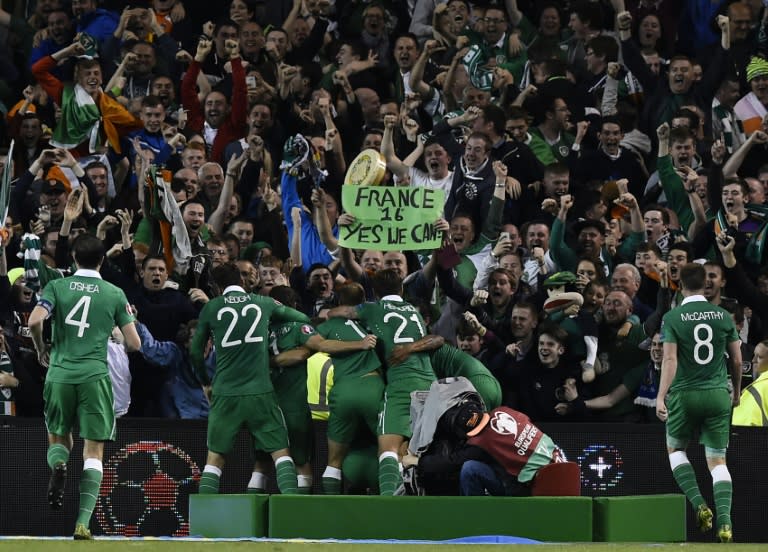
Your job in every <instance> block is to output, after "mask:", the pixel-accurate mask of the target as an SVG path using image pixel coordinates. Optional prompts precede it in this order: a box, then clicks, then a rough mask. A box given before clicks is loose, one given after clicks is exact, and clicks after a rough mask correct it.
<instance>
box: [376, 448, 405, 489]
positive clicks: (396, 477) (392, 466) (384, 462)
mask: <svg viewBox="0 0 768 552" xmlns="http://www.w3.org/2000/svg"><path fill="white" fill-rule="evenodd" d="M385 454H386V453H385ZM400 481H401V477H400V465H399V464H398V461H397V458H396V457H393V456H384V457H379V494H380V495H384V496H392V495H394V494H395V491H396V490H397V488H398V487H399V486H400Z"/></svg>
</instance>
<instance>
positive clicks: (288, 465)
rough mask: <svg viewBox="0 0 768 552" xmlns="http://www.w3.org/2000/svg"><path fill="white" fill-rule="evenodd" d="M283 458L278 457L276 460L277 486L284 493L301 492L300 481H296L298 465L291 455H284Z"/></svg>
mask: <svg viewBox="0 0 768 552" xmlns="http://www.w3.org/2000/svg"><path fill="white" fill-rule="evenodd" d="M283 458H286V460H283ZM283 458H278V459H277V461H276V462H275V473H276V474H277V488H278V489H280V492H281V493H282V494H299V491H298V483H297V482H296V466H295V464H294V463H293V460H291V459H290V457H287V456H284V457H283Z"/></svg>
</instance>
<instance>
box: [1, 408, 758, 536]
mask: <svg viewBox="0 0 768 552" xmlns="http://www.w3.org/2000/svg"><path fill="white" fill-rule="evenodd" d="M316 429H317V431H316V436H317V439H316V443H317V460H316V462H315V466H314V467H315V490H316V492H317V490H318V489H317V487H318V485H319V482H320V475H321V472H322V469H323V467H324V461H325V454H326V448H325V426H324V425H323V424H322V423H318V424H317V426H316ZM542 429H544V431H546V432H547V433H548V434H549V435H551V436H552V437H553V439H554V440H555V442H556V443H558V444H559V445H560V446H561V447H562V448H563V450H564V451H565V454H566V455H567V457H568V459H569V460H571V461H574V462H577V463H578V464H579V466H580V471H581V483H582V489H581V491H582V495H583V496H588V497H617V496H626V495H654V494H665V493H678V492H679V490H678V489H677V486H676V485H675V483H674V481H673V479H672V475H671V472H670V469H669V462H668V459H667V455H666V449H665V444H664V432H663V426H661V425H653V424H649V425H629V424H542ZM205 430H206V424H205V422H204V421H180V420H158V419H145V418H134V419H120V420H119V421H118V431H117V440H116V441H115V442H113V443H108V444H107V445H106V446H105V453H104V480H103V483H102V488H101V492H100V496H99V501H98V504H97V509H96V511H95V513H94V524H93V529H94V533H95V534H97V535H99V534H102V535H103V534H107V535H125V536H159V535H175V536H183V535H186V534H188V532H189V495H190V494H191V493H194V492H196V489H197V480H198V479H199V476H200V472H201V471H202V468H203V466H204V465H205V455H206V446H205V442H206V433H205ZM46 448H47V441H46V432H45V426H44V424H43V421H42V420H41V419H25V418H14V417H0V497H2V498H1V502H0V504H1V506H0V534H2V535H33V536H48V535H68V534H71V532H72V530H73V527H74V520H75V517H76V515H77V508H76V505H77V484H76V483H75V484H70V485H68V487H67V491H66V495H65V508H64V509H63V510H61V511H58V512H54V511H51V510H49V508H48V505H47V503H46V489H47V484H48V475H49V470H48V466H47V464H46V459H45V458H46V455H45V451H46ZM766 451H768V431H765V430H763V429H760V428H733V431H732V437H731V446H730V449H729V454H728V464H729V468H730V471H731V475H732V477H733V487H734V505H733V520H734V527H735V536H736V540H737V541H738V542H768V525H766V524H765V519H766V516H765V512H766V511H768V469H766V466H765V462H766ZM81 453H82V441H80V440H79V439H77V440H76V442H75V449H74V451H73V453H72V457H71V460H70V465H69V472H70V473H71V474H73V480H79V475H78V474H79V471H80V470H81V469H82V457H81ZM689 456H690V458H691V461H692V462H693V465H694V467H695V469H696V473H697V475H698V478H699V481H700V484H701V487H702V491H703V494H704V496H705V498H707V500H708V501H709V502H710V504H712V503H713V501H712V488H711V478H710V477H709V474H708V473H707V471H706V467H705V463H704V458H703V450H702V447H701V446H698V445H695V446H691V447H690V450H689ZM251 467H252V455H251V453H250V449H249V441H248V438H247V436H246V435H245V434H241V435H240V437H239V438H238V441H237V444H236V446H235V449H234V451H233V452H232V454H231V455H230V456H229V457H228V458H227V465H226V467H225V469H224V475H223V478H222V485H221V490H222V492H223V493H242V492H244V491H245V487H246V484H247V482H248V479H249V478H250V472H251ZM487 500H494V499H490V498H489V499H487ZM687 510H688V523H687V527H688V535H687V536H688V540H689V541H711V540H712V538H713V537H712V535H711V534H710V535H700V534H699V533H698V532H697V531H696V528H695V523H694V520H693V515H692V512H691V511H690V508H688V509H687ZM281 523H282V522H281ZM637 523H642V520H641V519H640V518H637ZM283 526H284V523H283Z"/></svg>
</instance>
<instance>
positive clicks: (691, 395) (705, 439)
mask: <svg viewBox="0 0 768 552" xmlns="http://www.w3.org/2000/svg"><path fill="white" fill-rule="evenodd" d="M667 412H668V416H667V445H668V446H669V447H670V448H685V446H686V445H687V444H688V443H689V442H690V440H691V439H693V436H694V434H695V433H696V431H700V432H701V434H700V437H699V442H700V443H701V444H702V445H704V446H705V447H709V448H712V449H718V450H724V449H726V448H728V439H729V437H730V428H731V397H730V395H729V394H728V390H727V389H694V390H686V391H673V392H671V393H670V394H669V395H668V396H667Z"/></svg>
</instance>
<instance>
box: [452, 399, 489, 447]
mask: <svg viewBox="0 0 768 552" xmlns="http://www.w3.org/2000/svg"><path fill="white" fill-rule="evenodd" d="M451 418H452V423H451V429H452V430H453V432H454V433H455V434H456V435H457V436H458V437H459V438H464V437H472V436H473V435H476V434H478V433H479V432H480V430H481V429H482V428H483V427H485V424H486V423H487V422H488V419H489V416H488V413H486V412H485V410H484V409H483V405H482V404H480V403H479V402H477V401H474V400H468V401H465V402H463V403H461V404H459V405H457V406H455V407H454V409H453V412H452V416H451Z"/></svg>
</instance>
